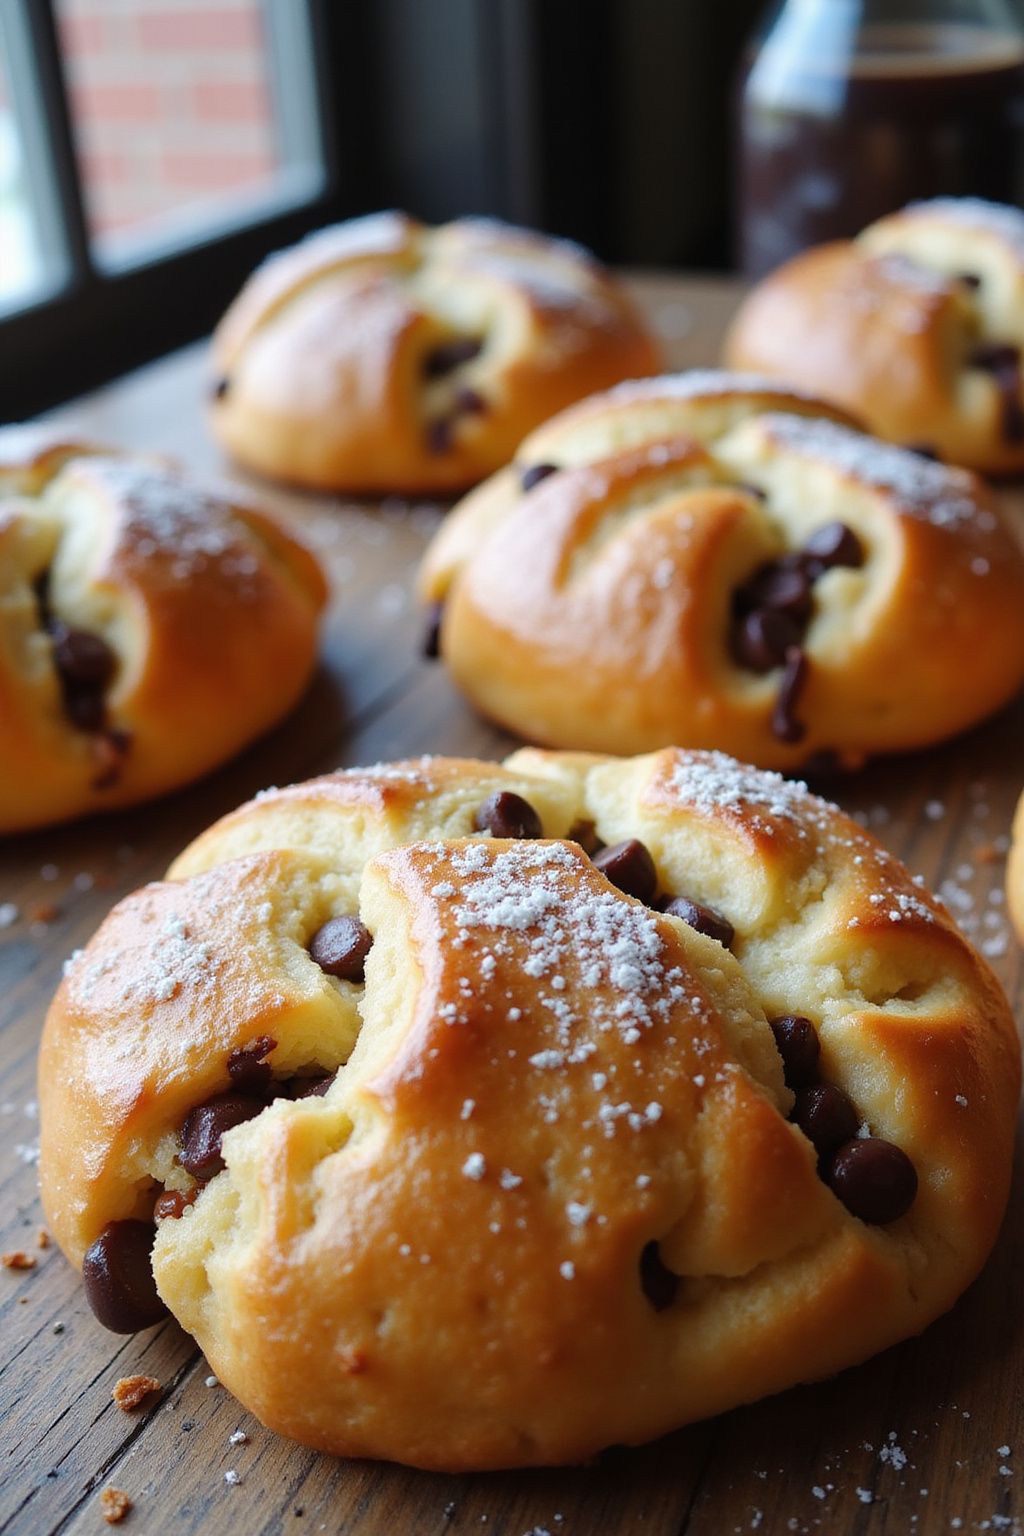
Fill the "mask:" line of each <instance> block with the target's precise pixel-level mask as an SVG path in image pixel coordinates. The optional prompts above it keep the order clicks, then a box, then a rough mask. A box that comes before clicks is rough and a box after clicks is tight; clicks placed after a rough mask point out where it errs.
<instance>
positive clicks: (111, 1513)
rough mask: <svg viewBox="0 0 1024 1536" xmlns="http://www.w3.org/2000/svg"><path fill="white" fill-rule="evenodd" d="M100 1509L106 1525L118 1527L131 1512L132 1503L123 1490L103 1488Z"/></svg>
mask: <svg viewBox="0 0 1024 1536" xmlns="http://www.w3.org/2000/svg"><path fill="white" fill-rule="evenodd" d="M100 1508H101V1509H102V1510H103V1518H104V1520H105V1521H106V1522H107V1524H108V1525H120V1523H121V1521H122V1520H124V1519H125V1517H126V1516H127V1515H130V1514H131V1512H132V1508H133V1506H132V1501H131V1499H130V1498H129V1497H128V1495H127V1494H126V1493H125V1491H124V1489H123V1488H104V1490H103V1492H102V1493H101V1494H100Z"/></svg>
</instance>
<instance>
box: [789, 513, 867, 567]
mask: <svg viewBox="0 0 1024 1536" xmlns="http://www.w3.org/2000/svg"><path fill="white" fill-rule="evenodd" d="M803 554H804V558H805V561H806V563H807V571H808V574H809V575H810V576H811V577H812V579H814V578H816V577H818V576H820V575H821V574H822V572H824V571H830V570H832V568H833V567H834V566H837V565H849V566H854V567H857V566H861V565H863V564H864V546H863V544H862V543H861V541H860V539H858V537H857V535H856V534H855V533H854V531H853V529H852V528H848V527H847V525H846V524H845V523H839V522H835V523H825V524H824V525H823V526H822V527H821V528H818V529H816V530H815V532H814V533H812V534H811V536H810V538H809V539H808V540H807V543H806V544H805V545H804V547H803Z"/></svg>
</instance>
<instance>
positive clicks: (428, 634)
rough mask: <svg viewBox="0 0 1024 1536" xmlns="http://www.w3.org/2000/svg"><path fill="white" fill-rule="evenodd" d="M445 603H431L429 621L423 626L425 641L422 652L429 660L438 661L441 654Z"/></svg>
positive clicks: (428, 610) (428, 611)
mask: <svg viewBox="0 0 1024 1536" xmlns="http://www.w3.org/2000/svg"><path fill="white" fill-rule="evenodd" d="M443 618H444V604H443V603H431V605H430V607H429V608H428V609H427V621H426V623H425V624H424V626H423V643H422V645H421V647H420V653H421V655H422V656H424V657H425V658H426V660H427V661H436V660H437V658H438V657H439V656H440V654H441V621H442V619H443Z"/></svg>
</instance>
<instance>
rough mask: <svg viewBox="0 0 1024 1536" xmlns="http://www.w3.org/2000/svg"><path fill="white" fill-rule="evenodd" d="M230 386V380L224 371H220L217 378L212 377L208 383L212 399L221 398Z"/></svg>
mask: <svg viewBox="0 0 1024 1536" xmlns="http://www.w3.org/2000/svg"><path fill="white" fill-rule="evenodd" d="M230 388H231V380H230V379H229V378H228V376H227V374H226V373H222V374H221V376H220V378H219V379H214V381H213V383H212V384H211V385H210V394H211V396H212V397H213V399H214V400H223V399H224V396H225V395H226V394H227V392H228V390H229V389H230Z"/></svg>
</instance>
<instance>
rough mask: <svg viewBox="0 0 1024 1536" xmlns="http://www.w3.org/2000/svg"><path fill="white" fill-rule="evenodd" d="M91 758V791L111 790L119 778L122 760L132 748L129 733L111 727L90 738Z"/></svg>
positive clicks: (122, 764) (130, 734) (122, 765)
mask: <svg viewBox="0 0 1024 1536" xmlns="http://www.w3.org/2000/svg"><path fill="white" fill-rule="evenodd" d="M91 746H92V757H93V763H94V766H95V770H96V771H95V773H94V775H93V777H92V779H91V780H90V784H91V787H92V788H93V789H112V788H113V787H114V785H115V784H116V783H117V782H118V780H119V779H120V777H121V769H122V768H123V767H124V760H125V758H126V757H127V756H128V753H129V752H130V751H131V747H132V733H131V731H125V730H121V729H119V728H118V727H116V726H111V727H110V728H109V729H108V730H104V731H101V732H99V733H98V734H96V735H94V736H93V738H92V743H91Z"/></svg>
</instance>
